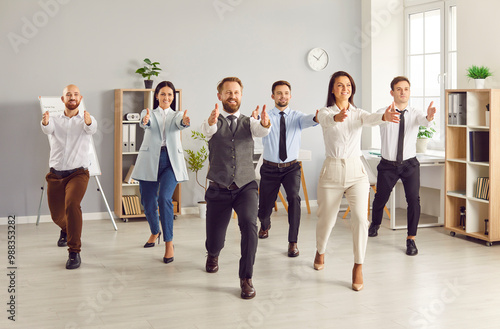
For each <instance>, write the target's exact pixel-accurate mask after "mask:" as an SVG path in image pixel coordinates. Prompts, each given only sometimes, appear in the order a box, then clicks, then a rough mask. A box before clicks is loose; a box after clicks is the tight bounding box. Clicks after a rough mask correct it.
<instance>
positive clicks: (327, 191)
mask: <svg viewBox="0 0 500 329" xmlns="http://www.w3.org/2000/svg"><path fill="white" fill-rule="evenodd" d="M355 93H356V84H355V83H354V79H353V78H352V77H351V76H350V75H349V74H348V73H347V72H343V71H339V72H336V73H334V74H333V75H332V78H331V79H330V84H329V86H328V97H327V104H326V107H325V108H322V109H321V110H320V111H319V112H318V115H317V119H318V121H319V123H320V125H321V127H322V128H323V138H324V141H325V149H326V150H325V151H326V159H325V161H324V163H323V168H322V169H321V173H320V177H319V183H318V218H319V219H318V223H317V226H316V248H317V251H316V257H315V258H314V268H315V269H316V270H321V269H323V268H324V264H325V262H324V256H325V252H326V245H327V242H328V239H329V237H330V233H331V231H332V228H333V226H335V222H336V220H337V215H338V212H339V207H340V202H341V200H342V196H343V195H344V193H345V196H346V199H347V201H348V202H349V207H350V208H351V231H352V237H353V249H354V267H353V270H352V289H353V290H355V291H359V290H361V289H363V273H362V264H363V261H364V258H365V252H366V244H367V241H368V218H367V211H366V200H367V199H368V193H369V188H370V183H369V182H368V176H367V174H366V170H365V168H364V167H363V163H362V162H361V158H360V157H361V132H362V128H363V126H375V125H379V124H381V123H382V122H383V121H390V122H398V121H399V114H398V113H397V112H396V111H395V110H394V108H391V107H389V108H387V110H386V111H385V113H384V114H382V115H381V114H377V113H369V112H367V111H364V110H362V109H359V108H357V107H356V106H354V101H353V98H354V94H355Z"/></svg>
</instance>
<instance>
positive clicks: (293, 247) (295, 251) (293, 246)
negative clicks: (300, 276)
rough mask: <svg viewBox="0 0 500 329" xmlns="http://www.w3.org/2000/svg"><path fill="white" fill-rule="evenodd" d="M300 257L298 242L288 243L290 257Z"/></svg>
mask: <svg viewBox="0 0 500 329" xmlns="http://www.w3.org/2000/svg"><path fill="white" fill-rule="evenodd" d="M298 255H299V248H298V247H297V242H290V243H288V257H297V256H298Z"/></svg>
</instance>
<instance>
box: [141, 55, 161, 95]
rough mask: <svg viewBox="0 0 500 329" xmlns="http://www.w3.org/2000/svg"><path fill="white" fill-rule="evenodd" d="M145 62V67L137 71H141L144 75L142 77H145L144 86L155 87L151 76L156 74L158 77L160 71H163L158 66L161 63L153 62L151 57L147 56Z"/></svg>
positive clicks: (147, 87)
mask: <svg viewBox="0 0 500 329" xmlns="http://www.w3.org/2000/svg"><path fill="white" fill-rule="evenodd" d="M144 63H145V65H144V67H141V68H139V69H137V71H135V73H139V74H140V75H142V77H143V78H144V79H145V80H144V86H145V87H146V89H151V88H153V80H151V76H153V75H154V76H156V77H157V76H158V74H160V72H159V71H161V69H160V68H159V67H158V65H160V63H158V62H151V60H150V59H149V58H145V59H144Z"/></svg>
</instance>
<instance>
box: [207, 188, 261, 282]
mask: <svg viewBox="0 0 500 329" xmlns="http://www.w3.org/2000/svg"><path fill="white" fill-rule="evenodd" d="M257 194H258V193H257V182H256V181H252V182H250V183H248V184H246V185H244V186H242V187H240V188H238V189H235V190H228V189H223V188H218V187H214V186H210V187H209V188H208V190H207V192H206V193H205V201H207V221H206V231H207V240H206V241H205V246H206V248H207V252H208V254H209V255H210V256H219V253H220V251H221V250H222V248H224V242H225V240H226V231H227V227H228V225H229V221H230V220H231V214H232V210H233V209H234V210H235V211H236V213H237V214H238V226H239V227H240V233H241V258H240V269H239V276H240V278H241V279H246V278H248V279H249V278H252V274H253V264H254V262H255V253H256V252H257V241H258V236H257Z"/></svg>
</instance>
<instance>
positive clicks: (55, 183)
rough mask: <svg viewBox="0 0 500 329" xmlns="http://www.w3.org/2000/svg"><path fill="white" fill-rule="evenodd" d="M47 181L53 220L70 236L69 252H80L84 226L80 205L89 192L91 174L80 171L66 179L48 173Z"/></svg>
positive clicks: (86, 171) (83, 170)
mask: <svg viewBox="0 0 500 329" xmlns="http://www.w3.org/2000/svg"><path fill="white" fill-rule="evenodd" d="M45 179H46V180H47V199H48V203H49V209H50V215H51V216H52V220H53V221H54V223H56V224H57V226H59V227H60V228H61V230H62V231H63V232H66V233H67V234H68V237H67V239H68V252H80V250H81V247H82V242H81V236H82V224H83V221H82V208H81V206H80V203H81V202H82V199H83V196H84V195H85V191H86V190H87V185H88V183H89V172H88V170H85V169H78V170H77V171H76V172H74V173H72V174H71V175H69V176H67V177H64V178H61V177H60V176H58V175H56V174H53V173H48V174H47V176H46V177H45Z"/></svg>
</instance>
